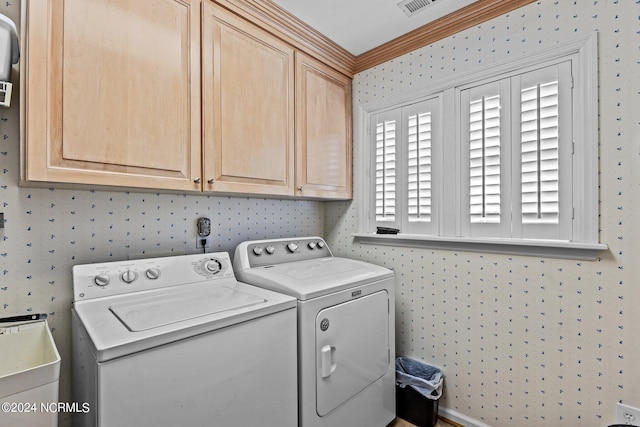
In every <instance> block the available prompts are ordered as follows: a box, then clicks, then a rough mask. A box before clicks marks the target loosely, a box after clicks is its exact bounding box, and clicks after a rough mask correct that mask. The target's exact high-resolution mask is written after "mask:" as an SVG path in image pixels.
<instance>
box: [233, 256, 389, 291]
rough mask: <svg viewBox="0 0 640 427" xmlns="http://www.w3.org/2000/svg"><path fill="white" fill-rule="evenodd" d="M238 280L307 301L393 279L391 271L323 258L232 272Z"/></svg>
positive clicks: (368, 265) (342, 260) (347, 260)
mask: <svg viewBox="0 0 640 427" xmlns="http://www.w3.org/2000/svg"><path fill="white" fill-rule="evenodd" d="M236 275H237V276H238V279H239V280H241V281H243V282H247V283H251V284H253V285H256V286H260V287H264V288H266V289H270V290H273V291H276V292H282V293H284V294H287V295H291V296H294V297H296V298H297V299H299V300H307V299H311V298H316V297H319V296H322V295H327V294H330V293H333V292H338V291H341V290H344V289H347V288H352V287H356V286H360V285H363V284H366V283H371V282H374V281H377V280H382V279H386V278H388V277H393V271H391V270H389V269H387V268H384V267H380V266H377V265H375V264H370V263H368V262H364V261H358V260H354V259H348V258H339V257H326V258H318V259H311V260H306V261H298V262H289V263H284V264H276V265H269V266H265V267H254V268H249V269H246V270H241V271H236Z"/></svg>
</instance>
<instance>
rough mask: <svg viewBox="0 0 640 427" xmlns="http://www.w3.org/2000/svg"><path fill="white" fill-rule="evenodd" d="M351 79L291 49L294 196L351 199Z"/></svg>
mask: <svg viewBox="0 0 640 427" xmlns="http://www.w3.org/2000/svg"><path fill="white" fill-rule="evenodd" d="M351 147H352V137H351V79H349V78H347V77H346V76H344V75H343V74H341V73H338V72H336V71H335V70H333V69H332V68H330V67H328V66H326V65H325V64H323V63H321V62H320V61H317V60H315V59H313V58H311V57H309V56H307V55H304V54H302V53H300V52H297V53H296V195H297V196H303V197H313V198H324V199H350V198H351V197H352V190H351V188H352V184H351V182H352V173H351V164H352V149H351Z"/></svg>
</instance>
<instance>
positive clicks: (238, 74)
mask: <svg viewBox="0 0 640 427" xmlns="http://www.w3.org/2000/svg"><path fill="white" fill-rule="evenodd" d="M203 21H204V23H203V88H204V93H203V99H204V103H203V114H204V116H203V120H204V150H205V152H204V168H205V176H206V179H207V180H210V179H213V182H212V183H210V184H207V186H206V187H205V190H211V191H223V192H240V193H254V194H255V193H257V194H274V195H293V138H294V101H293V96H294V80H293V79H294V72H293V65H294V64H293V50H292V48H291V47H290V46H288V45H287V44H285V43H283V42H281V41H280V40H278V39H277V38H275V37H274V36H272V35H271V34H269V33H268V32H266V31H263V30H261V29H259V28H257V27H256V26H254V25H253V24H251V23H249V22H246V21H244V20H242V19H240V18H238V17H237V16H235V15H233V14H231V13H229V12H227V11H225V10H223V9H221V8H220V7H217V6H215V5H213V4H211V3H206V4H205V7H204V20H203Z"/></svg>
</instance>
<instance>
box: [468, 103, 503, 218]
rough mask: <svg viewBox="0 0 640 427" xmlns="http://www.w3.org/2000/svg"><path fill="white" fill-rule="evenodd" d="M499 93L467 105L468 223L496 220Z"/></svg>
mask: <svg viewBox="0 0 640 427" xmlns="http://www.w3.org/2000/svg"><path fill="white" fill-rule="evenodd" d="M500 131H501V130H500V95H492V96H481V97H480V98H478V99H473V100H471V102H470V105H469V161H470V163H469V204H470V206H469V213H470V221H471V222H472V223H478V222H492V223H497V222H500V203H501V194H500V188H501V186H500V184H501V183H500Z"/></svg>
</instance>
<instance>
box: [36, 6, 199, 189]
mask: <svg viewBox="0 0 640 427" xmlns="http://www.w3.org/2000/svg"><path fill="white" fill-rule="evenodd" d="M23 13H24V14H25V16H26V24H27V27H28V32H27V37H26V39H23V40H24V41H23V43H25V42H26V49H25V52H26V55H27V57H26V61H24V65H23V66H26V67H27V68H26V69H25V70H24V73H23V76H25V77H26V84H25V86H24V90H25V98H24V100H25V106H24V150H25V155H24V162H25V164H24V170H23V176H24V178H25V179H26V180H27V181H47V182H63V183H80V184H96V185H117V186H125V187H145V188H157V189H172V190H200V188H201V186H200V184H199V179H200V175H201V173H200V172H201V144H200V143H201V135H200V0H153V1H149V0H146V1H140V0H91V1H87V0H64V1H62V0H31V1H28V2H26V7H25V9H23Z"/></svg>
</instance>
